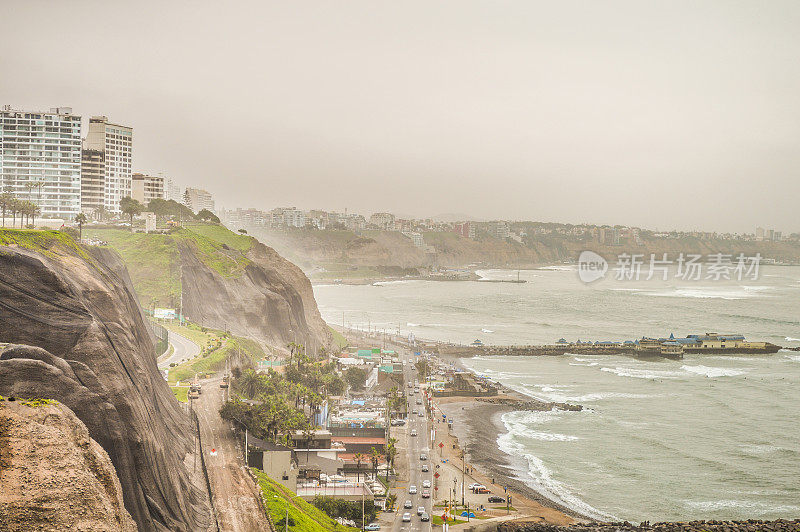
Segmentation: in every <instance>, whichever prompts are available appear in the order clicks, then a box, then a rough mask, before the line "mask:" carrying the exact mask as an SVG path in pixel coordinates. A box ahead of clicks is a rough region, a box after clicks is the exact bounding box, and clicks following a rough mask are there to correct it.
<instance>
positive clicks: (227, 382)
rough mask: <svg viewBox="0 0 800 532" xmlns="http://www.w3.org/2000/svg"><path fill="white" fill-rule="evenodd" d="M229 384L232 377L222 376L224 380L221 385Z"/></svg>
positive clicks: (225, 386)
mask: <svg viewBox="0 0 800 532" xmlns="http://www.w3.org/2000/svg"><path fill="white" fill-rule="evenodd" d="M229 384H230V377H228V376H227V375H225V376H224V377H222V381H221V382H220V383H219V387H220V388H227V387H228V385H229Z"/></svg>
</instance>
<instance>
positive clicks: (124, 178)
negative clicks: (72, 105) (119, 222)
mask: <svg viewBox="0 0 800 532" xmlns="http://www.w3.org/2000/svg"><path fill="white" fill-rule="evenodd" d="M84 146H85V148H86V149H88V150H99V151H102V152H103V158H104V163H105V173H106V175H105V197H104V198H103V202H104V205H105V208H106V210H107V211H108V212H112V213H119V212H120V207H119V202H120V200H121V199H122V198H125V197H128V196H130V195H131V174H132V171H131V167H132V164H131V163H132V155H133V129H132V128H130V127H128V126H122V125H119V124H113V123H111V122H109V121H108V118H107V117H105V116H93V117H92V118H90V119H89V132H88V133H87V135H86V140H85V141H84Z"/></svg>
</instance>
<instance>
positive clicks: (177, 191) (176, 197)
mask: <svg viewBox="0 0 800 532" xmlns="http://www.w3.org/2000/svg"><path fill="white" fill-rule="evenodd" d="M164 199H165V200H167V201H170V200H172V201H177V202H178V203H181V202H183V194H181V187H180V185H178V184H177V183H176V182H175V180H174V179H172V178H171V177H168V178H166V179H165V180H164Z"/></svg>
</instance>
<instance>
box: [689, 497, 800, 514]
mask: <svg viewBox="0 0 800 532" xmlns="http://www.w3.org/2000/svg"><path fill="white" fill-rule="evenodd" d="M684 505H685V506H686V508H688V509H690V510H695V511H699V512H709V511H719V510H746V511H747V512H748V513H749V514H752V515H754V516H758V515H761V514H774V513H795V512H797V511H800V506H796V505H792V504H778V505H775V504H770V503H768V502H762V501H748V500H741V499H720V500H715V501H684Z"/></svg>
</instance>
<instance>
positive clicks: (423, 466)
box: [422, 464, 430, 473]
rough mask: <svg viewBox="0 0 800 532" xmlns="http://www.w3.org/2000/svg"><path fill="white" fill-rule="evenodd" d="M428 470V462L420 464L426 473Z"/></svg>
mask: <svg viewBox="0 0 800 532" xmlns="http://www.w3.org/2000/svg"><path fill="white" fill-rule="evenodd" d="M428 471H430V468H429V467H428V464H422V472H423V473H427V472H428Z"/></svg>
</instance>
